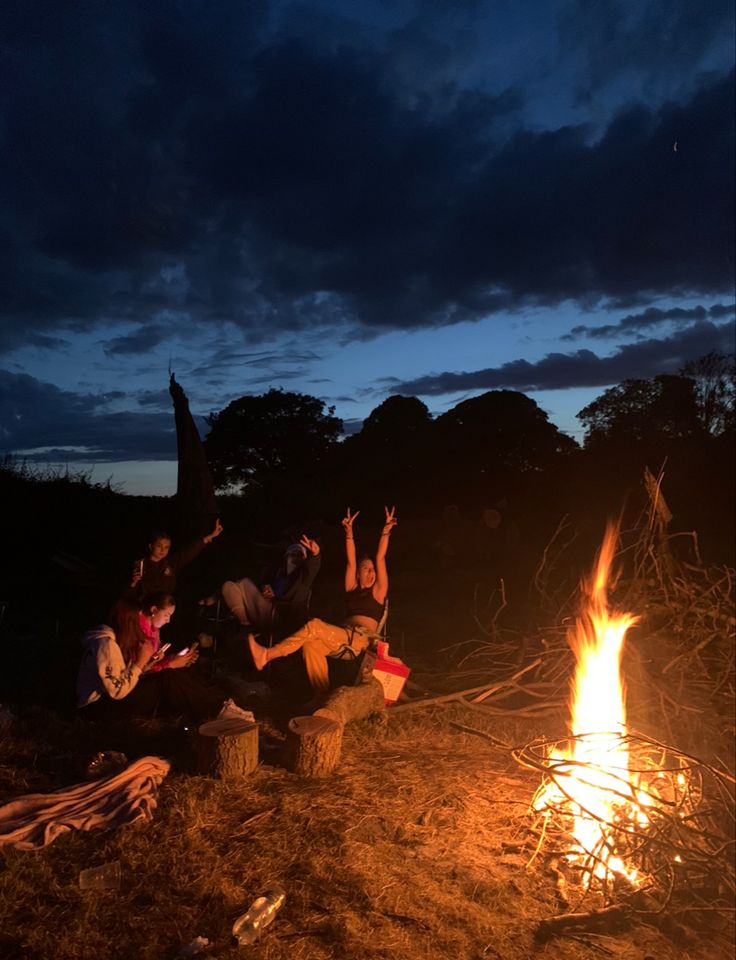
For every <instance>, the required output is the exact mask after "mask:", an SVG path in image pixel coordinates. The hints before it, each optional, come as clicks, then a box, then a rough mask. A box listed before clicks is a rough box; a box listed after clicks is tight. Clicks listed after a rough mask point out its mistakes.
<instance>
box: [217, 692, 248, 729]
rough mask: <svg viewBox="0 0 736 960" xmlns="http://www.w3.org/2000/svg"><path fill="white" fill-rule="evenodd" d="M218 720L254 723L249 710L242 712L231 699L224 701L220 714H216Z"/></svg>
mask: <svg viewBox="0 0 736 960" xmlns="http://www.w3.org/2000/svg"><path fill="white" fill-rule="evenodd" d="M217 719H218V720H247V722H248V723H254V722H255V719H256V718H255V716H254V715H253V713H252V712H251V711H250V710H243V708H242V707H239V706H238V705H237V703H235V701H234V700H233V699H232V697H231V698H230V699H229V700H226V701H225V702H224V703H223V705H222V709H221V710H220V712H219V713H218V714H217Z"/></svg>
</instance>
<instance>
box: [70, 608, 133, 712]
mask: <svg viewBox="0 0 736 960" xmlns="http://www.w3.org/2000/svg"><path fill="white" fill-rule="evenodd" d="M82 646H83V647H84V655H83V657H82V662H81V664H80V666H79V674H78V675H77V707H86V706H87V704H89V703H94V702H95V700H99V699H100V697H103V696H107V697H110V698H111V699H112V700H122V699H123V697H127V696H128V694H129V693H130V691H131V690H132V689H133V687H135V685H136V684H137V683H138V680H139V679H140V676H141V670H140V668H139V667H138V666H136V664H130V665H128V664H126V662H125V660H124V659H123V652H122V650H121V649H120V647H119V646H118V643H117V640H116V639H115V632H114V631H113V629H112V628H111V627H108V626H106V625H105V624H104V623H103V624H100V626H99V627H95V628H94V630H88V631H87V633H85V635H84V637H83V638H82Z"/></svg>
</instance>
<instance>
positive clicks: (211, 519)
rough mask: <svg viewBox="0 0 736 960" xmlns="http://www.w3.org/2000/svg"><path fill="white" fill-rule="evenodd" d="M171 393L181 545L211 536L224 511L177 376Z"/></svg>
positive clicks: (170, 387)
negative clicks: (176, 457) (218, 500)
mask: <svg viewBox="0 0 736 960" xmlns="http://www.w3.org/2000/svg"><path fill="white" fill-rule="evenodd" d="M169 393H170V394H171V398H172V400H173V401H174V419H175V421H176V448H177V454H178V460H179V463H178V470H177V478H176V513H177V525H178V531H177V532H178V535H179V537H180V538H181V542H182V543H188V542H189V541H191V540H196V539H197V538H198V537H202V536H205V535H206V534H208V533H210V531H211V530H212V528H213V527H214V525H215V520H216V519H217V518H218V517H219V515H220V511H219V510H218V508H217V500H216V498H215V487H214V484H213V483H212V477H211V475H210V471H209V467H208V466H207V460H206V459H205V455H204V447H203V446H202V440H201V438H200V436H199V431H198V430H197V425H196V424H195V422H194V418H193V417H192V414H191V413H190V411H189V400H188V399H187V396H186V394H185V393H184V391H183V390H182V388H181V386H180V385H179V384H178V383H177V382H176V378H175V377H174V374H173V373H172V374H171V380H170V381H169Z"/></svg>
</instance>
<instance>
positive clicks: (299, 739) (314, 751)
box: [284, 716, 343, 778]
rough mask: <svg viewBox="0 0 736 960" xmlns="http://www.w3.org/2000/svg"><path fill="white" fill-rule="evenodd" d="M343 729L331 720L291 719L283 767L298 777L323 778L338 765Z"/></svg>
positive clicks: (318, 718)
mask: <svg viewBox="0 0 736 960" xmlns="http://www.w3.org/2000/svg"><path fill="white" fill-rule="evenodd" d="M342 730H343V726H342V724H341V723H339V722H338V721H337V720H335V719H333V718H332V717H325V716H313V717H292V719H291V720H290V721H289V728H288V730H287V733H286V743H285V744H284V766H285V767H287V769H289V770H291V771H292V772H293V773H296V774H298V775H299V776H300V777H313V778H319V777H327V776H329V775H330V774H331V773H332V771H333V770H334V769H335V767H336V766H337V765H338V763H339V762H340V748H341V747H342Z"/></svg>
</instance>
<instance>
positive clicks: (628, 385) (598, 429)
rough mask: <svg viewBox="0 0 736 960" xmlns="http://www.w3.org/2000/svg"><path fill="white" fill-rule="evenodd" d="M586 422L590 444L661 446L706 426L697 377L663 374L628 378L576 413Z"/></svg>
mask: <svg viewBox="0 0 736 960" xmlns="http://www.w3.org/2000/svg"><path fill="white" fill-rule="evenodd" d="M577 418H578V420H580V421H581V423H582V424H583V426H584V427H585V445H586V447H596V446H601V445H602V444H605V445H607V446H620V445H622V444H624V445H626V444H632V443H635V444H647V445H648V446H649V447H650V448H651V449H652V450H653V451H655V450H656V451H660V450H661V449H662V448H663V447H666V446H667V445H668V444H669V443H671V442H673V441H679V440H685V439H693V438H697V437H698V436H699V435H702V434H703V432H704V428H703V423H702V417H701V415H700V412H699V408H698V397H697V392H696V386H695V381H694V380H692V379H691V378H690V377H682V376H672V375H661V376H658V377H654V378H653V379H651V380H624V381H623V382H622V383H619V384H617V385H616V386H615V387H611V388H610V389H608V390H606V391H605V393H603V394H601V396H600V397H597V398H596V399H595V400H593V402H592V403H589V404H588V405H587V407H584V408H583V409H582V410H581V411H580V413H578V414H577Z"/></svg>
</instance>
